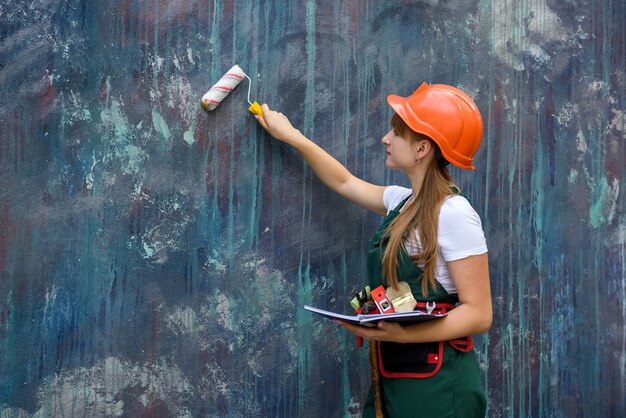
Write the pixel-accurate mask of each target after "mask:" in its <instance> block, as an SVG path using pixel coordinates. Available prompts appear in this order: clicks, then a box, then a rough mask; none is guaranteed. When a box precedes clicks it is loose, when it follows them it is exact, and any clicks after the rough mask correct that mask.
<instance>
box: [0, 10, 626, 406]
mask: <svg viewBox="0 0 626 418" xmlns="http://www.w3.org/2000/svg"><path fill="white" fill-rule="evenodd" d="M233 64H239V65H240V66H241V67H242V68H243V69H244V70H245V71H246V72H247V73H248V74H249V75H250V76H251V78H252V80H253V83H252V92H251V95H252V98H253V99H258V100H259V101H261V102H263V101H265V102H268V103H270V104H271V105H272V106H273V107H275V108H277V109H279V110H281V111H283V112H284V113H285V114H287V115H289V116H290V117H291V118H292V120H293V122H294V124H295V125H297V126H298V127H300V128H301V129H302V130H303V132H304V133H306V134H307V135H309V136H310V137H311V138H313V139H314V140H315V141H316V142H318V143H319V144H320V145H322V146H323V147H324V148H326V149H327V150H328V151H329V152H331V153H332V154H333V155H334V156H335V157H337V158H338V159H339V160H340V161H342V162H344V163H345V164H346V165H347V166H348V168H349V169H350V170H352V172H354V173H355V174H357V175H359V176H362V177H364V178H365V179H366V180H368V181H372V182H377V183H381V184H382V183H394V182H402V178H401V177H400V176H398V177H396V174H395V173H392V172H387V171H385V169H384V152H383V149H382V147H381V145H380V143H379V140H380V138H381V136H382V135H383V134H384V133H385V132H386V129H387V127H388V123H389V122H388V121H389V117H390V115H391V114H390V110H389V109H388V107H387V106H386V104H385V103H386V102H385V97H386V95H387V94H389V93H395V94H400V95H408V94H410V93H411V92H412V91H413V90H414V89H415V88H417V86H418V85H419V84H420V83H421V82H422V81H427V82H431V83H449V84H454V85H457V86H459V87H461V88H462V89H464V90H466V91H467V92H468V93H469V94H470V95H471V96H473V97H474V98H475V100H476V102H477V103H478V105H479V107H480V108H481V109H482V111H483V115H484V119H485V128H486V129H485V138H484V143H483V145H482V147H481V149H480V150H479V153H478V156H477V161H476V167H477V170H476V171H474V172H471V173H467V172H461V171H460V170H456V169H453V170H452V171H453V175H454V176H455V178H456V179H457V180H458V182H459V183H460V185H461V187H462V188H463V189H464V191H465V192H466V194H467V195H468V196H469V198H470V200H471V201H472V203H473V204H474V206H475V207H476V209H477V211H478V212H479V214H480V215H481V217H482V219H483V223H484V227H485V231H486V235H487V240H488V244H489V249H490V271H491V279H492V290H493V297H494V308H495V321H494V324H493V328H492V330H491V331H490V333H489V334H488V336H482V337H479V338H477V339H476V343H477V344H476V345H477V350H478V352H479V355H480V359H481V364H482V367H483V370H484V373H485V384H486V386H487V388H488V392H489V416H493V417H499V416H516V417H548V416H549V417H572V416H585V417H598V416H604V417H609V416H615V417H618V416H625V415H626V395H625V393H624V389H623V383H624V381H626V327H625V319H626V277H625V273H624V272H625V268H624V267H625V264H626V220H625V217H624V208H625V207H626V204H625V203H626V202H625V198H624V196H625V194H624V184H625V181H626V176H625V161H626V158H625V143H626V133H625V132H626V1H625V0H606V1H601V0H567V1H551V0H521V1H515V0H503V1H498V2H492V1H485V0H475V1H469V0H468V1H462V0H456V1H439V0H429V1H373V0H370V1H365V0H363V1H327V2H321V1H306V0H301V1H287V0H282V1H243V0H241V1H219V0H170V1H165V0H143V1H141V0H110V1H79V0H74V1H62V0H39V1H34V2H30V1H29V2H26V1H11V2H9V1H3V2H0V411H1V412H0V417H3V418H4V417H26V416H28V417H30V416H35V417H44V416H85V417H87V416H89V417H91V416H128V417H131V416H132V417H142V416H143V417H156V416H181V417H183V416H189V417H191V416H193V417H199V416H214V417H218V416H219V417H238V416H281V417H294V416H298V417H321V416H324V417H344V416H358V414H359V412H360V409H361V405H362V401H363V399H364V395H365V391H366V390H367V386H368V380H369V366H368V362H367V356H366V350H365V349H359V348H357V347H356V346H355V343H354V340H353V338H351V337H349V336H348V335H346V333H344V332H341V331H340V330H339V329H337V328H336V327H334V326H332V325H331V324H330V323H328V322H325V321H320V320H319V319H316V318H313V317H312V316H311V315H309V314H307V313H306V312H304V311H303V310H302V309H301V306H302V305H303V304H305V303H309V304H311V303H312V304H315V305H318V306H325V307H329V308H336V309H342V310H346V311H347V310H348V309H349V306H348V305H347V299H348V297H349V294H350V293H351V292H352V291H354V290H355V289H357V288H359V287H360V286H362V285H363V283H364V282H365V254H364V253H365V249H366V246H367V241H368V238H369V235H370V234H371V233H372V232H373V231H374V230H375V228H376V227H377V224H378V222H379V219H378V218H377V217H375V216H372V215H368V214H367V213H365V212H364V211H363V210H361V209H359V208H357V207H354V206H352V205H350V204H349V203H347V202H346V201H344V200H342V199H341V198H339V197H337V196H335V195H333V194H332V193H331V192H329V191H328V190H327V189H326V188H325V187H324V186H323V185H322V184H321V183H320V182H319V181H318V180H317V179H316V178H315V177H314V176H313V175H312V173H311V171H310V170H309V169H308V168H307V167H306V165H304V164H303V163H302V161H301V160H300V159H299V158H298V156H297V155H296V154H295V153H294V152H293V151H292V150H290V149H288V148H286V147H284V146H282V145H280V144H277V143H274V142H272V140H270V139H269V138H268V137H267V136H266V135H265V134H264V133H263V132H262V131H261V130H260V129H259V128H258V127H257V125H256V122H255V121H254V119H253V118H252V117H251V115H250V114H249V113H247V111H246V108H247V103H246V94H247V91H246V90H247V86H246V85H245V84H244V85H242V86H240V87H238V88H237V89H236V90H235V91H234V92H233V93H231V94H230V95H229V96H228V97H227V98H226V100H225V101H224V103H223V104H222V105H220V106H219V107H218V108H217V109H216V110H215V111H213V112H211V113H209V112H207V111H205V110H204V109H203V108H202V107H201V106H200V104H199V100H200V97H201V96H202V94H203V93H204V92H205V91H206V90H207V89H208V88H209V87H210V86H211V85H212V84H213V83H215V82H216V81H217V80H218V79H219V78H220V77H221V76H222V74H223V73H224V72H225V71H226V70H227V69H229V68H230V67H231V66H232V65H233ZM416 407H418V405H416Z"/></svg>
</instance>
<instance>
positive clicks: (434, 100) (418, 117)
mask: <svg viewBox="0 0 626 418" xmlns="http://www.w3.org/2000/svg"><path fill="white" fill-rule="evenodd" d="M387 102H388V103H389V105H390V106H391V107H392V108H393V110H394V111H395V112H396V113H397V114H398V116H400V118H402V120H403V121H404V123H406V124H407V125H408V127H409V128H411V129H412V130H413V131H415V132H417V133H419V134H422V135H426V136H427V137H429V138H431V139H432V140H433V141H435V142H436V143H437V145H438V146H439V148H440V150H441V153H442V154H443V157H444V158H445V159H446V160H447V161H449V162H450V163H452V164H454V165H456V166H457V167H460V168H464V169H470V170H473V169H474V168H475V167H474V166H473V165H472V160H473V159H474V154H475V153H476V151H477V150H478V147H479V145H480V141H481V139H482V136H483V118H482V116H481V115H480V111H479V110H478V107H477V106H476V103H474V101H473V100H472V99H471V98H470V97H469V96H468V95H467V94H465V93H464V92H462V91H461V90H459V89H457V88H456V87H452V86H448V85H446V84H433V85H431V86H429V85H428V84H427V83H422V85H421V86H420V87H419V88H418V89H417V90H416V91H415V93H413V94H412V95H410V96H409V97H400V96H395V95H390V96H387Z"/></svg>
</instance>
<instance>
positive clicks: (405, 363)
mask: <svg viewBox="0 0 626 418" xmlns="http://www.w3.org/2000/svg"><path fill="white" fill-rule="evenodd" d="M442 363H443V341H439V342H433V343H407V344H401V343H392V342H385V341H379V342H378V364H379V367H380V373H381V374H382V375H383V376H385V377H389V378H412V379H425V378H428V377H432V376H434V375H436V374H437V372H438V371H439V369H441V364H442Z"/></svg>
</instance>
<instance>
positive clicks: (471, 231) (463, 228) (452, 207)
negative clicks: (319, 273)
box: [383, 186, 487, 293]
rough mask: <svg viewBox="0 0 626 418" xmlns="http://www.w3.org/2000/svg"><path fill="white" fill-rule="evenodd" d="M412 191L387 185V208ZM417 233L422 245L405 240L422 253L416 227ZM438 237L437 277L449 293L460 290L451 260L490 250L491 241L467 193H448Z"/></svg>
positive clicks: (408, 246)
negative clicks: (449, 267)
mask: <svg viewBox="0 0 626 418" xmlns="http://www.w3.org/2000/svg"><path fill="white" fill-rule="evenodd" d="M412 192H413V191H412V190H411V189H407V188H406V187H400V186H389V187H387V188H386V189H385V192H384V194H383V202H384V204H385V207H386V208H387V212H389V211H391V210H392V209H395V208H396V207H397V206H398V205H399V204H400V203H401V202H402V201H403V200H404V199H406V198H407V197H409V195H411V193H412ZM415 236H416V241H417V244H418V247H415V244H413V243H412V241H408V240H407V241H406V242H405V246H406V249H407V252H408V253H409V255H411V256H413V255H416V254H417V253H418V248H419V246H420V245H421V244H420V238H419V235H418V232H417V231H415ZM437 241H438V245H439V253H438V255H437V269H436V272H435V278H436V279H437V281H438V282H439V283H441V285H442V286H443V288H444V289H446V291H447V292H448V293H457V290H456V286H455V285H454V281H453V280H452V276H451V275H450V271H449V270H448V265H447V262H448V261H455V260H461V259H463V258H466V257H469V256H472V255H480V254H484V253H486V252H487V242H486V241H485V233H484V232H483V226H482V223H481V221H480V217H479V216H478V214H477V213H476V211H475V210H474V208H472V206H471V205H470V203H469V202H468V201H467V199H465V198H464V197H463V196H459V195H456V196H450V197H447V198H446V200H444V202H443V204H442V205H441V211H440V212H439V228H438V232H437Z"/></svg>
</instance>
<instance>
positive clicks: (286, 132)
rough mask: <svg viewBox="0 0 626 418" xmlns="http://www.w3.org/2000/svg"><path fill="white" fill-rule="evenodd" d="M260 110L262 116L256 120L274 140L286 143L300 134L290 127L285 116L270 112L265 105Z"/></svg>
mask: <svg viewBox="0 0 626 418" xmlns="http://www.w3.org/2000/svg"><path fill="white" fill-rule="evenodd" d="M261 108H262V109H263V116H259V117H258V118H257V120H258V121H259V124H260V125H261V126H262V127H263V128H264V129H265V130H266V131H267V133H269V134H270V135H272V136H273V137H274V138H276V139H278V140H279V141H283V142H287V141H288V140H289V139H290V138H293V137H294V136H295V135H297V134H300V131H299V130H297V129H296V128H294V127H293V126H292V125H291V122H289V119H287V116H285V115H283V114H282V113H280V112H275V111H273V110H271V109H270V108H269V106H268V105H267V104H265V103H264V104H263V105H262V106H261Z"/></svg>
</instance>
